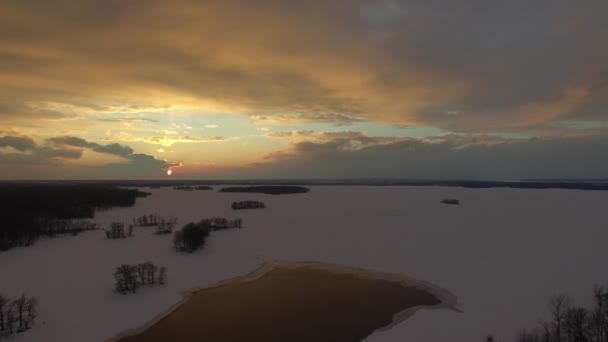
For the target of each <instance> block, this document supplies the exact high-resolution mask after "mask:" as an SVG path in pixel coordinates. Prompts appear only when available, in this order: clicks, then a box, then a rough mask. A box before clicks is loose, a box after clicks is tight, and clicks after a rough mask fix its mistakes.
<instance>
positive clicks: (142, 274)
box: [136, 263, 148, 285]
mask: <svg viewBox="0 0 608 342" xmlns="http://www.w3.org/2000/svg"><path fill="white" fill-rule="evenodd" d="M147 268H148V264H147V263H141V264H139V265H137V266H136V269H137V274H139V279H140V280H141V284H142V285H145V284H146V273H147V272H146V271H147Z"/></svg>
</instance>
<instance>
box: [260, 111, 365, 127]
mask: <svg viewBox="0 0 608 342" xmlns="http://www.w3.org/2000/svg"><path fill="white" fill-rule="evenodd" d="M251 121H252V122H253V123H254V124H256V125H264V124H271V125H273V124H274V125H295V124H307V123H327V124H333V125H335V126H348V125H351V124H353V123H355V122H365V121H366V120H365V119H362V118H357V117H353V116H348V115H344V114H323V113H309V114H302V113H296V114H277V115H269V116H264V115H255V116H252V117H251Z"/></svg>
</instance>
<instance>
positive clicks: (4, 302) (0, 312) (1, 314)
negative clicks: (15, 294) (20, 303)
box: [0, 294, 9, 334]
mask: <svg viewBox="0 0 608 342" xmlns="http://www.w3.org/2000/svg"><path fill="white" fill-rule="evenodd" d="M8 304H9V300H8V298H5V297H4V296H2V295H1V294H0V334H1V333H2V332H3V331H4V330H5V329H6V325H5V324H4V322H5V320H6V313H5V312H6V308H7V307H8Z"/></svg>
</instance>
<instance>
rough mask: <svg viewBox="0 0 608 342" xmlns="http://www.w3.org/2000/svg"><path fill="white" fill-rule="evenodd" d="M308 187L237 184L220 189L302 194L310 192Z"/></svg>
mask: <svg viewBox="0 0 608 342" xmlns="http://www.w3.org/2000/svg"><path fill="white" fill-rule="evenodd" d="M308 191H310V190H308V188H305V187H303V186H292V185H262V186H235V187H227V188H222V189H220V192H246V193H260V194H267V195H283V194H301V193H305V192H308Z"/></svg>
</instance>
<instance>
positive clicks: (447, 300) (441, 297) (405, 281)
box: [106, 256, 462, 342]
mask: <svg viewBox="0 0 608 342" xmlns="http://www.w3.org/2000/svg"><path fill="white" fill-rule="evenodd" d="M257 259H258V260H259V261H260V262H261V265H260V266H259V267H258V268H257V269H255V270H253V271H252V272H249V273H247V274H245V275H242V276H237V277H233V278H229V279H225V280H221V281H218V282H216V283H213V284H211V285H207V286H199V287H194V288H191V289H188V290H185V291H182V292H181V293H180V294H181V296H182V298H181V300H179V301H178V302H177V303H176V304H174V305H172V306H171V307H170V308H168V309H167V310H165V311H164V312H162V313H160V314H159V315H157V316H155V317H154V318H153V319H151V320H150V321H148V322H146V323H145V324H143V325H142V326H139V327H135V328H133V329H129V330H126V331H123V332H121V333H119V334H116V335H114V336H113V337H111V338H110V339H107V340H106V341H107V342H118V341H120V340H122V339H124V338H126V337H130V336H134V335H138V334H141V333H143V332H145V331H146V330H148V329H149V328H151V327H152V326H154V325H155V324H156V323H158V322H159V321H161V320H163V319H164V318H166V317H168V316H169V315H171V314H172V313H173V312H174V311H176V310H177V309H178V308H180V307H181V306H182V305H184V304H186V303H187V302H188V301H189V300H190V299H191V297H192V296H193V295H194V294H196V293H198V292H200V291H204V290H209V289H214V288H218V287H222V286H225V285H228V284H235V283H246V282H252V281H255V280H257V279H259V278H261V277H263V276H264V275H266V274H268V273H270V272H271V271H273V270H275V269H281V268H282V269H297V268H302V267H313V268H315V269H317V270H321V271H327V272H331V273H343V274H349V275H353V276H355V277H359V278H362V279H368V280H384V281H390V282H396V283H399V285H400V286H402V287H403V288H411V287H414V288H416V289H418V290H422V291H425V292H427V293H429V294H431V295H433V296H434V297H435V298H437V300H438V301H439V303H438V304H435V305H418V306H412V307H407V308H405V309H403V310H402V311H399V312H397V313H396V314H394V315H393V317H392V320H391V322H390V324H388V325H386V326H382V327H379V328H377V329H375V330H373V331H372V332H371V334H370V335H368V336H371V335H373V334H374V333H376V332H379V331H387V330H390V329H392V328H393V327H395V326H396V325H398V324H400V323H402V322H403V321H405V320H407V319H408V318H410V317H411V316H413V315H414V314H415V313H416V312H417V311H418V310H420V309H431V310H433V309H450V310H453V311H456V312H462V310H460V309H459V308H458V307H457V306H458V300H457V297H456V296H455V295H453V294H452V293H451V292H449V291H447V290H446V289H443V288H441V287H439V286H437V285H435V284H433V283H431V282H426V281H422V280H418V279H415V278H412V277H408V276H405V275H400V274H393V273H387V272H379V271H372V270H366V269H362V268H357V267H350V266H343V265H339V264H332V263H324V262H312V261H304V262H287V261H278V260H272V259H270V258H268V257H264V256H259V257H257Z"/></svg>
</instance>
